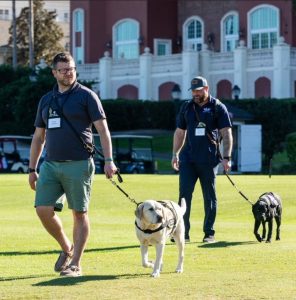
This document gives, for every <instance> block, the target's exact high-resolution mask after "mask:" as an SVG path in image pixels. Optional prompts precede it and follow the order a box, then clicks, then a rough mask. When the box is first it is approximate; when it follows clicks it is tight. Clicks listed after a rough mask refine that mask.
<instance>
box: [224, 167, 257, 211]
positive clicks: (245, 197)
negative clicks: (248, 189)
mask: <svg viewBox="0 0 296 300" xmlns="http://www.w3.org/2000/svg"><path fill="white" fill-rule="evenodd" d="M224 174H225V175H226V177H227V178H228V180H229V181H230V182H231V184H232V185H233V186H234V187H235V189H236V190H237V191H238V193H239V194H240V195H241V196H242V197H243V198H244V199H245V200H247V201H248V202H249V203H250V204H251V205H252V206H253V203H252V202H251V201H250V200H249V199H248V198H247V196H245V195H244V194H243V193H242V192H241V191H240V190H239V189H238V188H237V187H236V185H235V184H234V182H233V181H232V180H231V178H230V177H229V175H228V174H227V172H226V171H224Z"/></svg>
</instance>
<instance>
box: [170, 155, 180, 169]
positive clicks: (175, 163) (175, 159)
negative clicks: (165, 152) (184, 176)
mask: <svg viewBox="0 0 296 300" xmlns="http://www.w3.org/2000/svg"><path fill="white" fill-rule="evenodd" d="M172 167H173V169H174V170H176V171H179V156H178V155H173V157H172Z"/></svg>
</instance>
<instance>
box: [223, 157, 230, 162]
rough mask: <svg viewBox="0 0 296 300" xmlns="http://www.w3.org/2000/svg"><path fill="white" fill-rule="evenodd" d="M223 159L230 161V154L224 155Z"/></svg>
mask: <svg viewBox="0 0 296 300" xmlns="http://www.w3.org/2000/svg"><path fill="white" fill-rule="evenodd" d="M223 159H226V160H228V161H230V160H231V156H224V157H223Z"/></svg>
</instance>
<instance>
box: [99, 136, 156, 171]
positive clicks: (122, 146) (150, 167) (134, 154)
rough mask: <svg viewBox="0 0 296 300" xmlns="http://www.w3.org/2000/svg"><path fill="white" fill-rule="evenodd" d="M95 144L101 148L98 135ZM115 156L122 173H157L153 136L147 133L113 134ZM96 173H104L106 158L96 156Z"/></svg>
mask: <svg viewBox="0 0 296 300" xmlns="http://www.w3.org/2000/svg"><path fill="white" fill-rule="evenodd" d="M95 144H96V145H97V147H98V148H99V149H100V145H99V139H98V136H97V135H95ZM112 144H113V157H114V161H115V164H116V166H117V167H118V168H119V169H120V172H121V173H128V174H147V173H155V172H156V171H157V170H156V168H155V160H154V153H153V137H152V136H146V135H112ZM95 165H96V173H103V171H104V169H103V168H104V160H103V158H102V157H98V156H97V155H96V157H95Z"/></svg>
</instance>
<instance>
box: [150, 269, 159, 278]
mask: <svg viewBox="0 0 296 300" xmlns="http://www.w3.org/2000/svg"><path fill="white" fill-rule="evenodd" d="M159 276H160V271H159V270H157V271H153V273H152V274H151V277H153V278H158V277H159Z"/></svg>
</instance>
